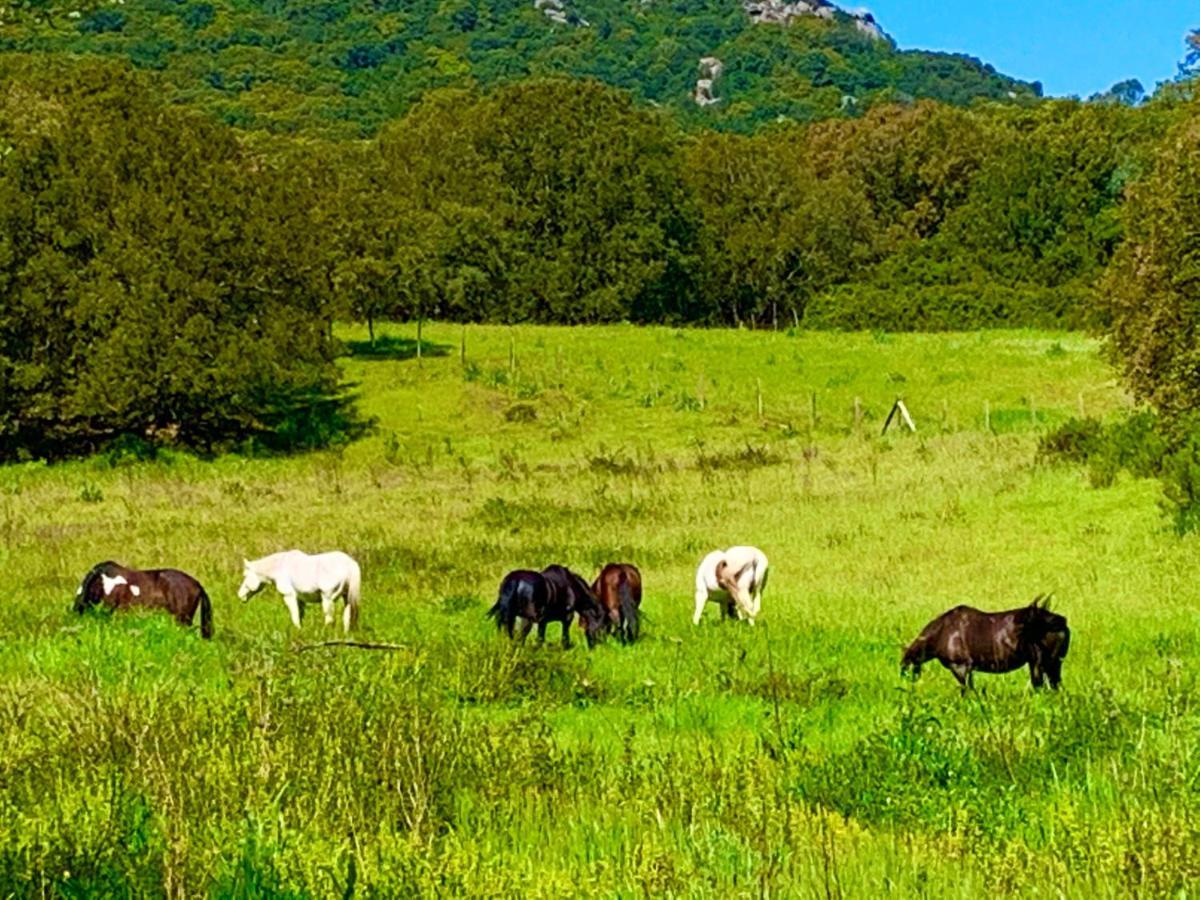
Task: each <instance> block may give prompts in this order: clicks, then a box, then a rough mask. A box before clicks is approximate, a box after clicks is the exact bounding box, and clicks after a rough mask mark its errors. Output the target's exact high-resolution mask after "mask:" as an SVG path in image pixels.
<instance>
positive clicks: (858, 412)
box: [854, 397, 863, 431]
mask: <svg viewBox="0 0 1200 900" xmlns="http://www.w3.org/2000/svg"><path fill="white" fill-rule="evenodd" d="M862 418H863V416H862V399H861V398H859V397H855V398H854V430H855V431H862Z"/></svg>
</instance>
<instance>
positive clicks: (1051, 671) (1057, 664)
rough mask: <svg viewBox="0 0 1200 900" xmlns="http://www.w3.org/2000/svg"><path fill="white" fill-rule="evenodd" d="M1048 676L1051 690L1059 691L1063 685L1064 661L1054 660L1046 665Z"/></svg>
mask: <svg viewBox="0 0 1200 900" xmlns="http://www.w3.org/2000/svg"><path fill="white" fill-rule="evenodd" d="M1046 675H1047V676H1048V677H1049V679H1050V689H1051V690H1054V691H1057V690H1058V686H1059V685H1060V684H1062V660H1061V659H1052V660H1050V661H1049V662H1047V663H1046Z"/></svg>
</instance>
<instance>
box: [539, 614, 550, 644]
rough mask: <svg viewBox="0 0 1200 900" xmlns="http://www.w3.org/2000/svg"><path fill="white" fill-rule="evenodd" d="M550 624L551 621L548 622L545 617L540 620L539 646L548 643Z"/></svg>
mask: <svg viewBox="0 0 1200 900" xmlns="http://www.w3.org/2000/svg"><path fill="white" fill-rule="evenodd" d="M548 624H550V623H549V622H547V621H546V620H545V619H542V621H540V622H538V623H537V626H538V646H539V647H540V646H542V644H544V643H546V626H547V625H548Z"/></svg>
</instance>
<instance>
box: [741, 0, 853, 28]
mask: <svg viewBox="0 0 1200 900" xmlns="http://www.w3.org/2000/svg"><path fill="white" fill-rule="evenodd" d="M742 8H743V9H744V10H746V15H748V16H749V17H750V18H751V19H753V20H754V21H755V22H760V23H766V24H770V25H788V24H790V23H791V21H792V19H797V18H799V17H800V16H818V17H820V18H822V19H832V18H833V14H834V11H835V9H836V7H834V5H833V4H832V3H827V2H826V0H795V2H792V3H787V2H784V0H743V3H742Z"/></svg>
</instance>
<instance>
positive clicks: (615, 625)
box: [580, 563, 642, 644]
mask: <svg viewBox="0 0 1200 900" xmlns="http://www.w3.org/2000/svg"><path fill="white" fill-rule="evenodd" d="M592 594H593V595H594V596H595V598H596V600H597V602H598V603H599V604H600V605H599V607H598V609H597V615H599V616H602V617H603V631H616V633H617V638H618V639H619V640H620V641H621V643H623V644H632V643H633V642H634V641H636V640H637V636H638V627H639V623H638V611H639V609H640V607H641V605H642V573H641V572H639V571H638V570H637V566H632V565H630V564H629V563H609V564H608V565H606V566H605V567H604V568H603V569H601V570H600V574H599V575H598V576H596V580H595V582H594V583H593V584H592ZM588 619H589V617H588V614H586V613H584V614H581V615H580V620H581V621H582V622H583V623H584V627H585V628H587V626H588V624H589V622H588ZM597 630H599V629H597V628H596V627H595V626H593V628H592V631H593V632H596V631H597Z"/></svg>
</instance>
